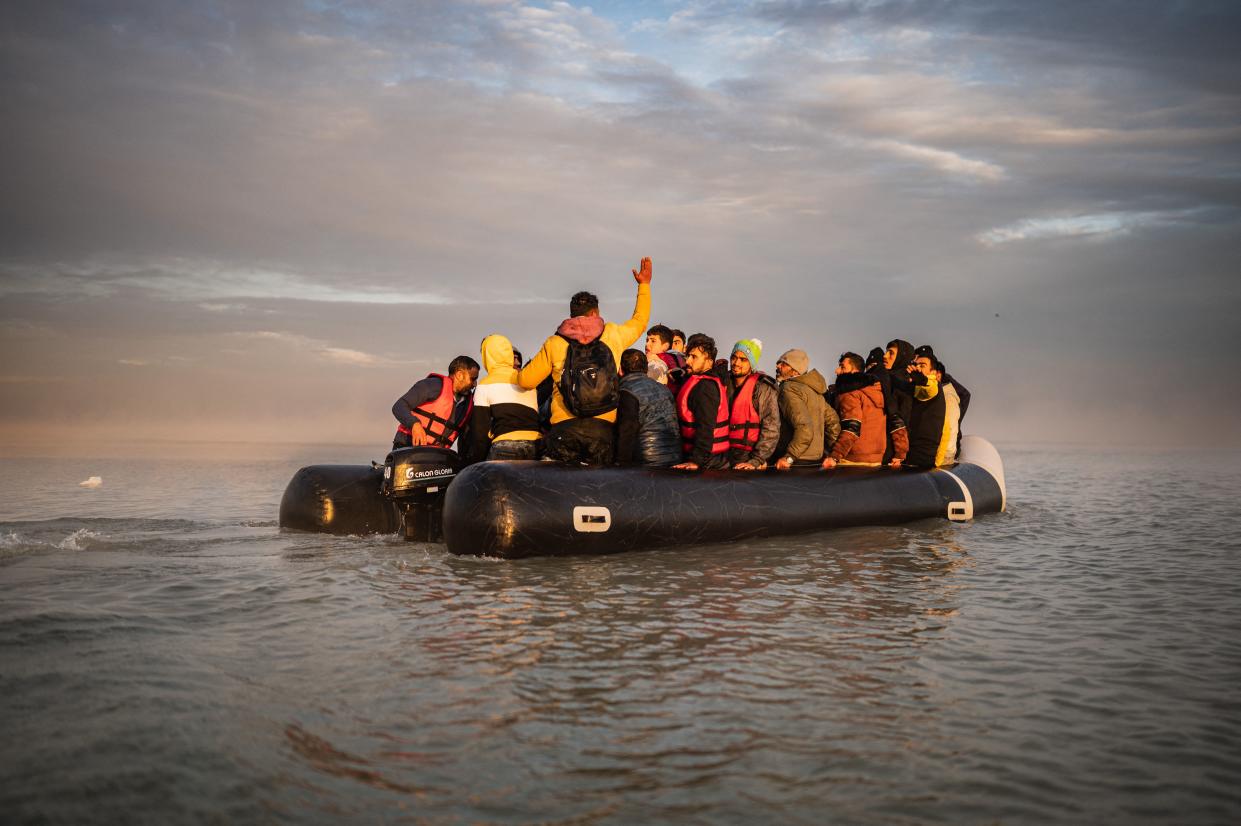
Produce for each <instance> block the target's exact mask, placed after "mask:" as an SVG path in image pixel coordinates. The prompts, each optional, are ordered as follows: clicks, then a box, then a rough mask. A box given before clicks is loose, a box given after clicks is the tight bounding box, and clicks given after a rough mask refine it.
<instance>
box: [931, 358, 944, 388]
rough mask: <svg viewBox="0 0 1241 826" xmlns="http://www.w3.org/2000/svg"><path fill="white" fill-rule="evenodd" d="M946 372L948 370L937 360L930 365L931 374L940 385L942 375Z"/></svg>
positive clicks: (942, 378) (942, 379)
mask: <svg viewBox="0 0 1241 826" xmlns="http://www.w3.org/2000/svg"><path fill="white" fill-rule="evenodd" d="M947 372H948V368H947V367H945V366H944V363H943V362H942V361H940V360H939V359H935V363H934V364H933V365H931V374H932V375H933V376H935V380H936V381H937V382H940V383H941V384H942V383H943V381H944V374H945V373H947Z"/></svg>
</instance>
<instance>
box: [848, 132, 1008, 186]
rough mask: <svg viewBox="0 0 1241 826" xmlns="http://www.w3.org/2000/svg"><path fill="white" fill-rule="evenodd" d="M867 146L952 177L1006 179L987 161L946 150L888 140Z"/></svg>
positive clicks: (996, 167) (987, 179)
mask: <svg viewBox="0 0 1241 826" xmlns="http://www.w3.org/2000/svg"><path fill="white" fill-rule="evenodd" d="M866 145H867V146H870V147H872V148H874V149H877V150H879V151H881V152H889V153H891V154H893V155H896V156H897V157H901V158H908V159H910V160H914V161H918V162H920V163H925V164H928V165H929V166H932V167H934V168H935V169H938V170H940V171H942V172H946V173H949V174H952V175H962V176H964V177H967V178H977V179H979V180H983V181H1000V180H1003V179H1004V177H1005V173H1004V169H1003V167H1000V166H997V165H996V164H993V163H988V162H987V161H978V160H973V159H971V158H965V157H962V156H961V155H958V154H957V153H956V152H949V151H947V150H944V149H935V148H934V147H930V146H918V145H917V144H912V143H902V142H901V141H894V140H886V139H885V140H873V141H868V142H867V143H866Z"/></svg>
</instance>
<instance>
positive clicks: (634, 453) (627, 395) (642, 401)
mask: <svg viewBox="0 0 1241 826" xmlns="http://www.w3.org/2000/svg"><path fill="white" fill-rule="evenodd" d="M620 395H621V399H620V405H619V408H618V410H619V415H618V416H617V421H616V424H617V456H616V459H617V462H618V463H619V464H630V463H633V464H642V465H645V466H647V467H669V466H671V465H675V464H676V463H677V462H679V461H681V430H680V426H679V425H678V423H677V410H676V403H675V401H674V400H673V398H672V394H670V393H669V392H668V388H667V387H665V386H664V385H662V384H660V383H659V382H657V381H655V380H654V379H652V378H650V377H649V376H646V375H644V374H642V373H630V374H629V375H627V376H622V377H621V382H620Z"/></svg>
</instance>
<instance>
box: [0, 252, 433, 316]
mask: <svg viewBox="0 0 1241 826" xmlns="http://www.w3.org/2000/svg"><path fill="white" fill-rule="evenodd" d="M125 289H136V290H142V291H144V292H147V293H151V294H153V295H155V296H158V297H161V298H164V299H168V300H175V301H187V302H195V303H197V304H198V305H199V306H200V307H201V308H202V309H204V310H207V311H208V312H230V311H237V310H243V309H245V305H244V304H237V303H229V302H227V301H225V299H296V300H299V301H322V302H333V303H351V304H352V303H356V304H432V305H435V304H447V303H451V302H452V301H453V300H454V299H453V298H452V297H451V296H448V295H445V294H436V293H434V292H401V291H389V290H384V289H383V288H382V287H379V286H375V285H370V284H366V283H364V282H363V283H356V282H354V283H349V284H332V283H328V282H325V281H324V280H323V278H322V277H319V278H312V277H310V276H308V275H306V274H304V273H299V272H292V271H288V270H276V269H269V268H263V267H255V266H253V265H249V266H247V265H237V264H231V265H230V264H226V263H223V262H219V261H210V260H195V259H185V258H165V259H144V260H143V259H140V260H129V261H115V260H113V261H109V260H100V259H98V258H94V259H91V258H88V259H86V260H82V261H78V262H57V263H54V264H41V265H33V264H22V263H9V264H6V265H0V295H4V294H10V295H11V294H15V293H47V294H53V295H72V294H80V293H83V292H84V293H86V294H88V295H91V296H95V297H103V296H107V295H112V294H114V293H116V292H118V291H121V290H125Z"/></svg>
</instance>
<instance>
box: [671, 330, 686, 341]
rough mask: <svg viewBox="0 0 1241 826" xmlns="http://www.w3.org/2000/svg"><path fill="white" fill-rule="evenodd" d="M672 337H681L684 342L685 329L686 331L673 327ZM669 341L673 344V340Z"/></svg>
mask: <svg viewBox="0 0 1241 826" xmlns="http://www.w3.org/2000/svg"><path fill="white" fill-rule="evenodd" d="M672 337H673V338H679V339H681V341H682V342H684V341H685V331H684V330H678V329H676V328H673V330H672ZM668 343H669V344H671V343H672V342H671V341H669V342H668Z"/></svg>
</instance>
